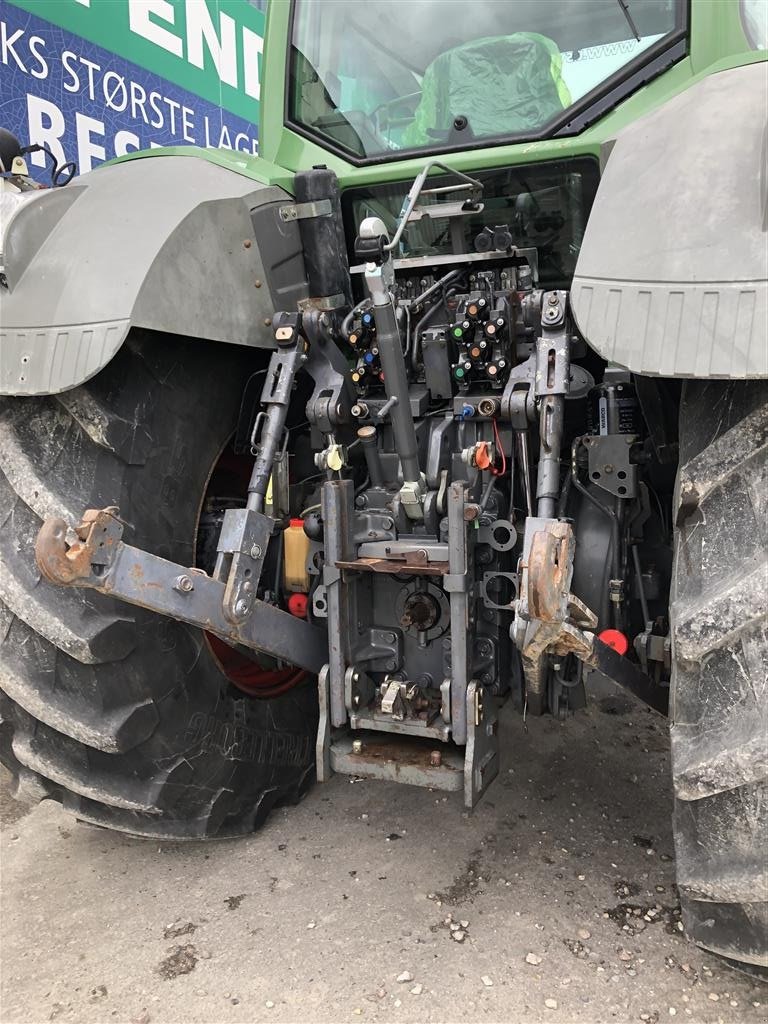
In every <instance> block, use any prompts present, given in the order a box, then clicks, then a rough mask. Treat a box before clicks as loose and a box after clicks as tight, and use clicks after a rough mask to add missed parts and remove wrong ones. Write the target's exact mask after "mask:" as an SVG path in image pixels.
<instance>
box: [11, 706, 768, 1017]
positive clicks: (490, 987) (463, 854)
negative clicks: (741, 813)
mask: <svg viewBox="0 0 768 1024" xmlns="http://www.w3.org/2000/svg"><path fill="white" fill-rule="evenodd" d="M502 742H503V749H504V756H503V762H502V769H501V773H500V775H499V777H498V778H497V780H496V782H495V783H494V785H493V786H492V788H491V789H490V791H489V792H488V794H487V795H486V797H485V798H484V800H483V801H482V802H481V804H480V805H479V807H478V808H477V809H476V810H475V812H474V813H473V814H471V815H470V814H467V813H466V812H465V811H464V809H463V807H462V805H461V800H460V796H459V795H455V796H454V795H451V796H449V797H446V796H444V795H441V794H440V793H437V792H430V791H429V790H420V789H415V788H411V787H405V786H398V785H394V784H390V783H382V782H374V781H361V780H357V779H350V778H348V777H341V776H336V777H334V778H333V779H332V781H331V782H330V783H327V784H325V785H322V786H315V788H314V789H313V790H312V791H311V792H310V794H309V795H308V796H307V798H306V799H305V800H304V801H303V802H302V803H301V804H300V805H299V806H298V807H290V808H281V809H278V810H277V811H275V812H274V813H273V815H272V817H271V818H270V820H269V822H268V824H267V826H266V827H265V828H264V829H263V830H262V831H261V832H260V833H258V834H256V835H254V836H251V837H249V838H246V839H241V840H237V841H220V842H214V843H172V844H168V845H158V844H157V843H152V842H147V841H142V840H136V839H131V838H130V837H128V836H124V835H120V834H117V833H110V832H105V831H101V830H98V829H94V828H91V827H88V826H85V825H81V824H78V823H77V822H75V820H74V819H73V818H72V817H71V816H70V815H69V814H68V813H67V812H66V811H64V810H62V808H61V807H60V806H59V805H58V804H55V803H53V802H51V801H47V802H45V803H43V804H40V805H38V806H37V807H35V808H34V809H32V810H31V811H28V812H25V809H24V808H20V807H19V805H17V804H15V803H13V802H11V801H9V800H8V799H7V790H8V787H9V782H8V777H7V775H5V774H4V775H3V779H2V784H1V785H0V819H1V820H2V846H1V853H2V860H1V861H0V866H1V868H2V880H1V881H2V889H1V892H0V896H1V898H2V908H1V909H2V934H1V941H2V946H1V947H0V951H1V953H2V1001H1V1002H0V1020H2V1022H3V1024H22V1022H34V1024H38V1022H44V1021H59V1022H62V1024H63V1022H68V1021H77V1022H83V1024H87V1022H95V1024H107V1022H112V1021H114V1022H126V1024H130V1022H132V1024H176V1022H204V1024H219V1022H225V1024H229V1022H232V1024H238V1022H253V1021H259V1022H261V1021H273V1022H276V1024H277V1022H298V1021H302V1022H313V1024H314V1022H317V1024H320V1022H326V1021H333V1022H336V1021H342V1022H348V1021H349V1022H355V1021H366V1020H367V1021H372V1022H390V1021H391V1022H427V1021H430V1022H432V1021H434V1022H437V1021H455V1022H475V1021H483V1022H486V1021H488V1022H504V1024H524V1022H525V1024H528V1022H534V1024H535V1022H540V1021H547V1022H550V1024H571V1022H588V1024H598V1022H603V1021H605V1022H625V1021H645V1022H649V1021H650V1022H659V1021H668V1020H671V1019H673V1018H678V1019H679V1020H680V1021H683V1020H685V1021H690V1022H696V1024H720V1022H722V1024H730V1022H753V1021H754V1022H758V1021H765V1020H766V1007H767V1006H768V989H766V988H765V987H764V986H762V985H760V984H759V983H756V982H754V981H753V980H752V979H750V978H749V977H747V976H745V975H742V974H739V973H737V972H734V971H732V970H731V969H729V968H727V967H725V966H724V965H723V964H722V963H721V962H719V961H718V960H717V959H716V958H715V957H713V956H710V955H708V954H706V953H704V952H702V951H701V950H699V949H697V948H695V947H693V946H691V945H690V944H688V942H687V941H686V939H685V937H684V935H683V934H682V930H681V929H682V925H681V922H680V916H679V905H678V900H677V894H676V890H675V884H674V877H675V876H674V859H673V857H674V850H673V845H672V838H671V832H670V818H671V810H672V806H671V804H672V801H671V793H670V778H669V744H668V738H667V725H666V723H665V722H664V721H663V720H661V719H660V718H658V717H657V716H656V715H655V714H653V713H652V712H650V711H647V710H645V709H644V708H642V707H640V706H639V705H637V704H635V703H634V702H632V701H631V700H629V699H628V698H625V697H624V696H620V695H612V694H609V695H603V696H600V695H597V696H593V698H592V699H591V702H590V705H589V707H588V709H587V710H586V711H580V712H577V713H576V714H574V715H573V716H571V717H570V718H569V719H568V720H567V721H565V722H557V721H554V720H552V719H547V718H545V719H528V721H527V723H526V724H524V723H523V722H522V720H521V718H520V717H519V716H518V715H517V714H516V713H515V712H514V710H513V709H511V708H509V707H508V708H506V709H505V710H504V713H503V715H502Z"/></svg>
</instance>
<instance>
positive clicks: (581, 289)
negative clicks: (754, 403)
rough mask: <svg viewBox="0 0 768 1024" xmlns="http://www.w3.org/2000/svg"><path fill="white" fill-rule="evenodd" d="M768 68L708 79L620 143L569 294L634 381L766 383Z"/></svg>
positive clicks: (590, 332) (587, 326)
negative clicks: (644, 377)
mask: <svg viewBox="0 0 768 1024" xmlns="http://www.w3.org/2000/svg"><path fill="white" fill-rule="evenodd" d="M767 89H768V64H766V63H765V62H761V63H757V64H750V65H747V66H746V67H742V68H737V69H734V70H731V71H722V72H720V73H718V74H714V75H710V76H709V77H707V78H705V79H704V80H702V81H701V82H699V83H698V84H696V85H694V86H692V87H691V88H690V89H688V90H687V91H686V92H684V93H682V94H681V95H679V96H677V97H675V98H674V99H673V100H671V101H670V102H669V103H667V104H665V105H664V106H663V107H661V108H660V109H659V110H657V111H655V112H654V113H652V114H650V115H648V116H647V117H644V118H642V119H641V120H640V121H638V122H636V123H635V124H633V125H632V126H630V127H629V128H627V129H625V131H624V132H622V133H621V134H620V135H619V137H618V139H617V141H616V143H615V145H614V147H613V150H612V151H611V154H610V157H609V159H608V162H607V166H606V169H605V172H604V175H603V178H602V180H601V183H600V187H599V189H598V191H597V197H596V199H595V204H594V206H593V208H592V212H591V214H590V218H589V222H588V224H587V230H586V233H585V236H584V242H583V244H582V248H581V253H580V255H579V259H578V263H577V265H576V274H575V277H574V281H573V288H572V292H571V302H572V307H573V311H574V314H575V317H576V321H577V323H578V325H579V328H580V330H581V332H582V333H583V335H584V337H585V338H586V339H587V340H588V341H589V343H590V344H591V345H592V346H593V347H594V348H595V349H597V351H598V352H599V353H600V355H602V356H604V357H605V358H606V359H608V360H611V361H612V362H615V363H619V364H620V365H622V366H625V367H627V368H628V369H630V370H633V371H634V372H635V373H645V374H654V375H661V376H671V377H720V378H747V377H764V376H766V375H768V280H767V278H768V232H767V230H766V229H767V228H768V170H767V168H768V152H767V149H766V130H767V127H766V105H765V97H766V91H767Z"/></svg>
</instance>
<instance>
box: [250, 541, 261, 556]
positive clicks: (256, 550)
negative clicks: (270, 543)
mask: <svg viewBox="0 0 768 1024" xmlns="http://www.w3.org/2000/svg"><path fill="white" fill-rule="evenodd" d="M251 558H261V545H260V544H252V545H251Z"/></svg>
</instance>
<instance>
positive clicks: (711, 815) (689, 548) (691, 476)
mask: <svg viewBox="0 0 768 1024" xmlns="http://www.w3.org/2000/svg"><path fill="white" fill-rule="evenodd" d="M767 399H768V395H767V394H766V387H765V385H764V384H762V383H757V382H754V383H753V382H749V383H733V382H728V383H726V382H721V381H711V382H706V383H695V382H691V383H688V384H686V386H685V388H684V392H683V401H682V406H681V418H680V445H681V450H680V456H681V457H680V473H679V477H678V489H677V533H676V551H675V576H674V591H673V601H672V614H671V618H672V636H673V655H674V664H673V674H672V703H671V717H672V766H673V776H674V787H675V817H674V829H675V847H676V854H677V875H678V884H679V889H680V897H681V902H682V907H683V920H684V924H685V928H686V932H687V933H688V935H689V936H690V937H691V938H692V939H693V940H694V941H695V942H696V943H698V944H699V945H700V946H703V947H704V948H706V949H709V950H711V951H713V952H715V953H719V954H721V955H722V956H725V957H728V958H729V959H730V960H732V961H736V962H738V963H739V964H741V965H743V966H745V967H747V968H748V969H749V968H751V969H753V970H757V971H760V970H761V969H762V970H763V971H764V970H765V969H766V968H768V852H767V851H768V792H767V791H766V780H767V779H768V683H767V681H766V680H767V679H768V622H767V621H766V618H767V615H768V561H767V554H766V552H767V550H768V543H767V541H768V538H767V536H766V532H767V530H768V508H767V507H766V506H767V505H768V474H767V471H766V446H767V445H768V401H767Z"/></svg>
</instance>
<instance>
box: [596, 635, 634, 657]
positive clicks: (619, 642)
mask: <svg viewBox="0 0 768 1024" xmlns="http://www.w3.org/2000/svg"><path fill="white" fill-rule="evenodd" d="M597 639H598V640H602V641H603V643H604V644H605V645H606V647H612V648H613V649H614V651H617V652H618V653H619V654H626V653H627V651H628V650H629V640H627V638H626V637H625V636H624V634H623V633H622V632H621V630H619V629H604V630H603V632H602V633H598V635H597Z"/></svg>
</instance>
